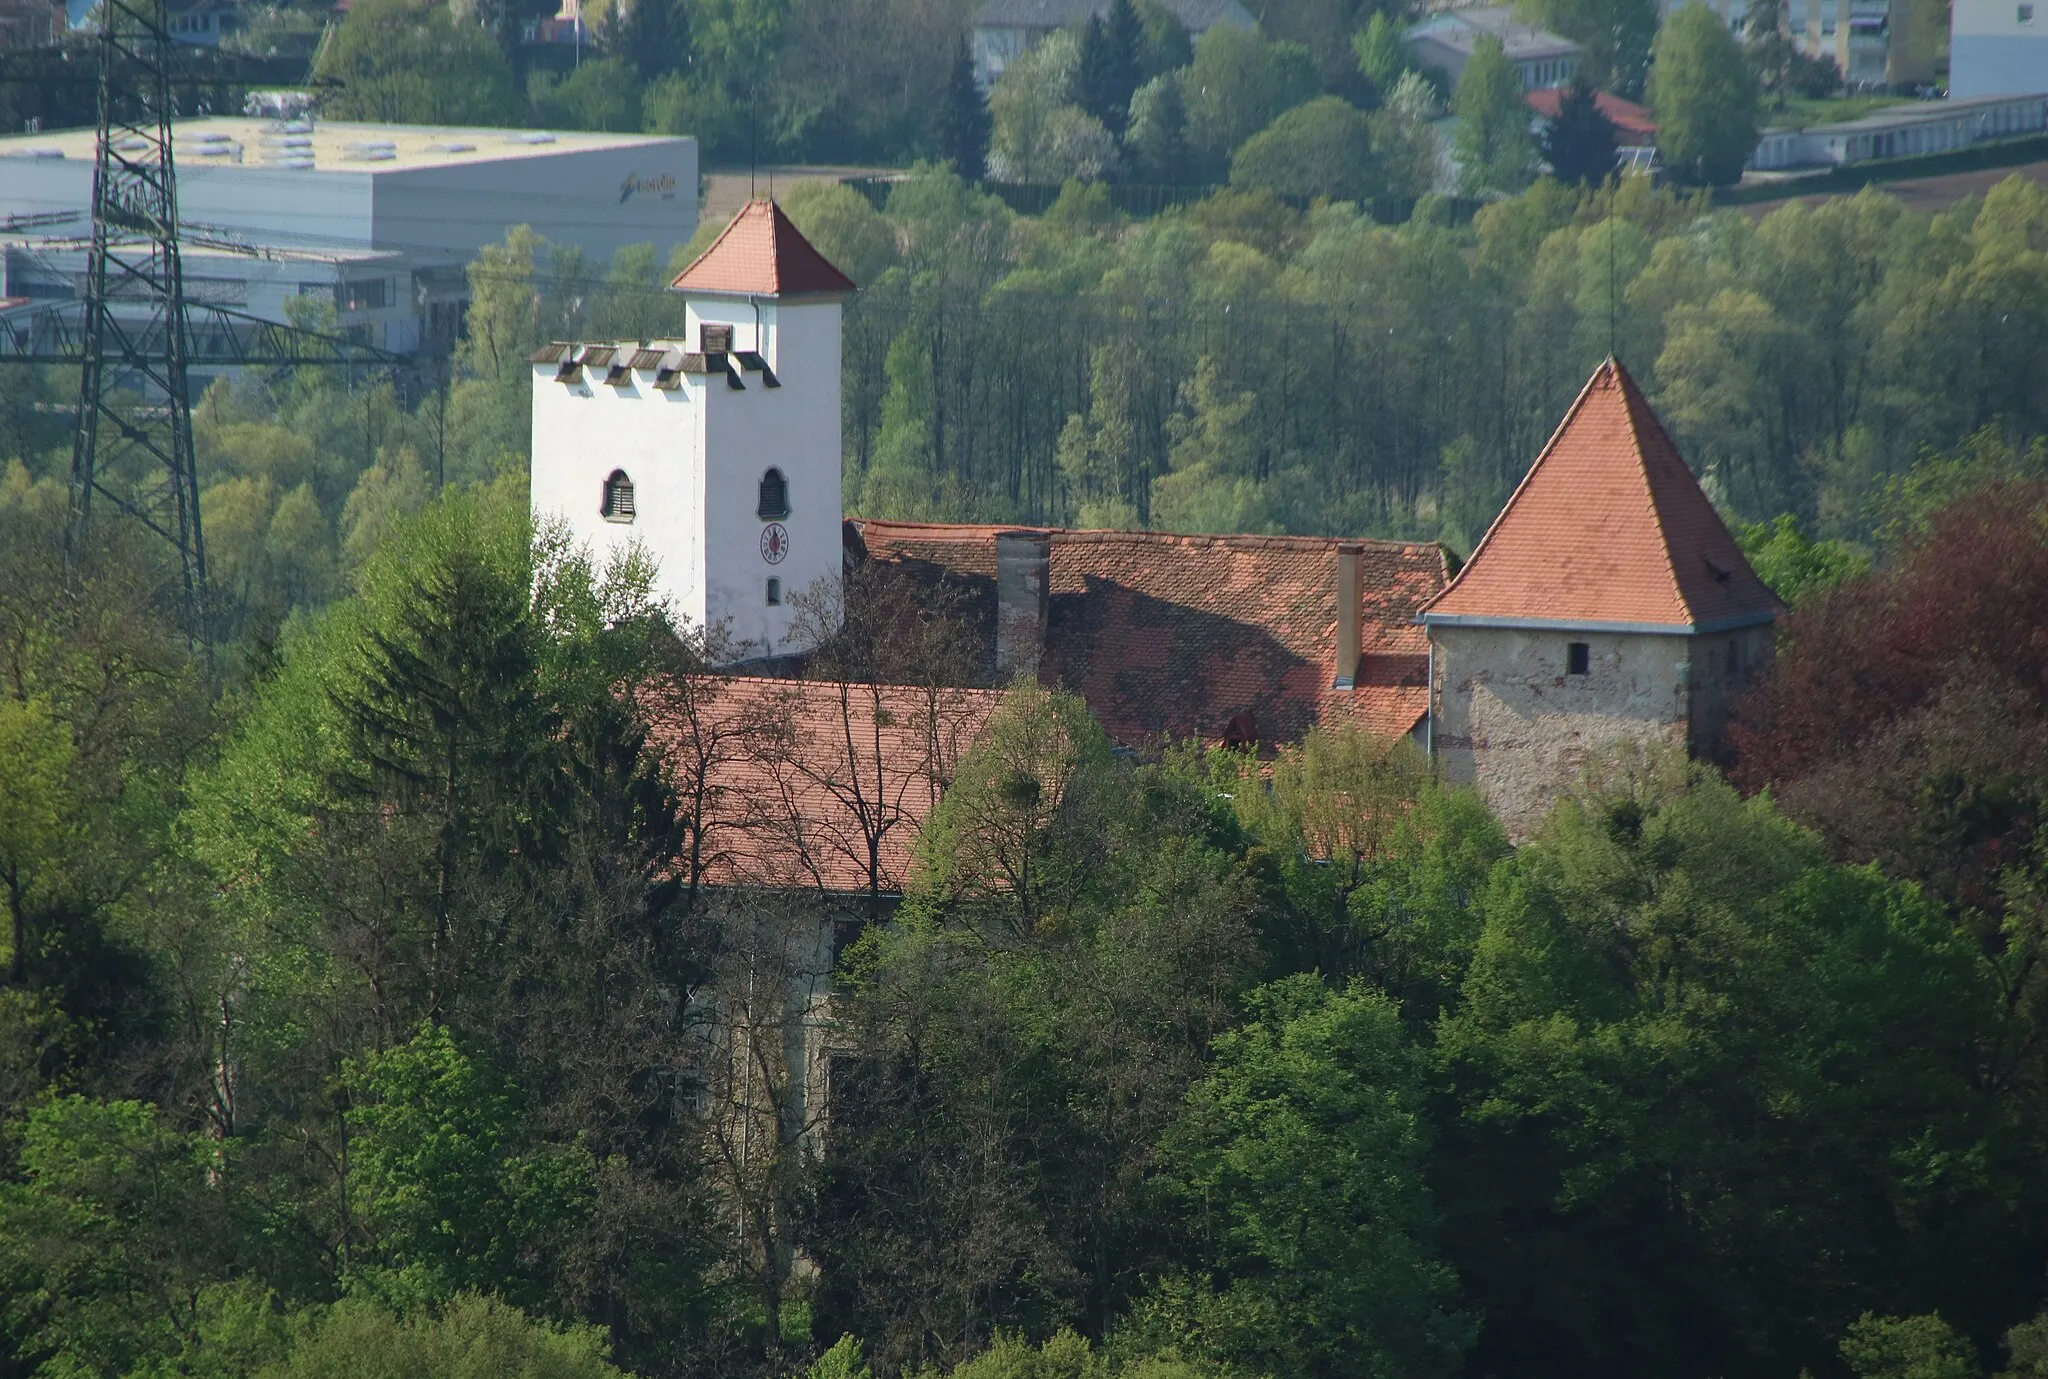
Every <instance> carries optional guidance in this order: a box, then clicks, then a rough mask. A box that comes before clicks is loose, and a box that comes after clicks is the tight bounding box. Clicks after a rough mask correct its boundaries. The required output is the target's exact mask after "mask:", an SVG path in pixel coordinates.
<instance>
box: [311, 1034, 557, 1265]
mask: <svg viewBox="0 0 2048 1379" xmlns="http://www.w3.org/2000/svg"><path fill="white" fill-rule="evenodd" d="M341 1086H342V1089H343V1090H344V1091H345V1092H346V1094H347V1096H348V1098H349V1102H350V1105H351V1108H352V1109H351V1112H350V1115H349V1121H350V1138H351V1143H350V1161H349V1178H350V1188H351V1198H352V1203H353V1210H354V1212H355V1213H356V1218H357V1221H358V1222H359V1223H360V1225H361V1228H362V1229H363V1231H364V1233H365V1235H366V1238H367V1244H366V1247H364V1248H363V1249H361V1250H360V1252H358V1253H357V1255H356V1258H355V1259H354V1260H353V1261H352V1267H353V1268H354V1269H355V1270H357V1271H361V1272H363V1273H364V1274H365V1277H366V1284H367V1286H368V1287H369V1288H371V1289H373V1290H374V1291H376V1292H379V1293H384V1294H388V1295H391V1296H394V1297H397V1298H402V1299H405V1300H406V1301H408V1302H413V1303H418V1302H424V1303H429V1304H434V1303H440V1302H442V1301H444V1300H446V1299H448V1298H451V1297H454V1296H455V1295H456V1294H458V1293H462V1292H465V1291H469V1290H476V1289H481V1288H485V1287H488V1288H491V1289H493V1290H495V1291H499V1292H503V1293H505V1294H507V1295H509V1296H511V1297H513V1298H514V1299H515V1300H518V1299H521V1298H525V1299H526V1300H527V1301H528V1302H529V1304H531V1303H535V1302H543V1301H545V1300H546V1292H545V1285H544V1284H542V1283H541V1282H540V1279H539V1278H536V1277H535V1273H536V1269H535V1266H536V1264H537V1262H538V1261H539V1260H540V1259H542V1258H544V1257H545V1256H546V1255H547V1254H549V1253H550V1252H552V1251H553V1250H554V1249H556V1248H558V1247H559V1245H560V1243H561V1242H562V1240H563V1239H565V1238H566V1237H567V1236H568V1235H569V1234H571V1233H573V1232H574V1231H575V1230H576V1228H577V1227H578V1225H579V1224H580V1222H581V1218H582V1217H583V1216H584V1215H585V1214H586V1213H587V1212H588V1211H589V1209H590V1199H591V1198H592V1196H593V1195H594V1184H593V1181H592V1180H593V1177H594V1174H595V1170H596V1166H595V1165H594V1164H593V1163H592V1162H591V1159H590V1155H589V1152H588V1151H587V1150H585V1149H584V1148H583V1146H582V1145H581V1144H571V1145H567V1146H547V1147H543V1148H540V1149H537V1150H527V1151H524V1152H521V1151H519V1150H518V1149H517V1148H516V1144H517V1141H518V1139H519V1135H518V1133H517V1131H518V1123H519V1118H520V1116H521V1114H522V1110H523V1108H522V1107H521V1105H520V1100H519V1097H518V1094H517V1092H516V1090H515V1089H513V1088H511V1087H509V1086H507V1085H505V1084H504V1083H503V1082H502V1081H500V1080H499V1079H496V1078H494V1077H492V1076H491V1075H490V1074H489V1073H488V1072H486V1071H485V1070H483V1069H480V1068H478V1067H477V1066H476V1064H475V1062H474V1061H473V1060H471V1059H470V1058H468V1057H466V1056H464V1055H463V1053H462V1052H461V1051H460V1050H459V1049H457V1048H456V1047H455V1042H454V1040H453V1039H451V1038H450V1037H449V1034H448V1031H447V1030H446V1029H443V1028H442V1027H440V1026H438V1025H431V1024H430V1025H423V1026H422V1027H421V1028H420V1030H419V1032H418V1033H417V1034H415V1035H414V1036H413V1037H412V1038H411V1039H410V1040H408V1041H407V1042H406V1043H403V1044H400V1045H397V1046H396V1047H394V1048H391V1049H387V1050H384V1051H382V1052H379V1053H373V1054H370V1055H368V1056H366V1057H364V1058H363V1059H361V1060H360V1061H351V1062H347V1063H344V1064H343V1065H342V1073H341ZM541 1277H545V1275H542V1276H541ZM529 1280H531V1281H529Z"/></svg>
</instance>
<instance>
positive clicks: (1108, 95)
mask: <svg viewBox="0 0 2048 1379" xmlns="http://www.w3.org/2000/svg"><path fill="white" fill-rule="evenodd" d="M1102 36H1103V47H1104V52H1105V55H1106V56H1105V78H1106V84H1105V87H1104V90H1103V92H1102V95H1103V98H1104V109H1103V110H1102V111H1101V112H1100V113H1099V114H1098V115H1097V116H1096V118H1098V119H1100V120H1101V121H1102V122H1103V123H1104V124H1106V125H1108V126H1109V129H1110V132H1111V133H1112V134H1115V135H1116V136H1117V137H1118V138H1122V137H1123V132H1124V129H1125V128H1126V127H1127V126H1128V125H1129V123H1130V113H1131V97H1132V96H1134V95H1136V94H1137V92H1138V84H1139V82H1140V81H1142V80H1143V79H1144V71H1143V63H1144V53H1145V25H1144V21H1143V20H1141V19H1139V18H1138V10H1137V6H1135V5H1133V4H1132V3H1131V0H1115V3H1114V4H1112V5H1111V6H1110V7H1109V17H1108V19H1106V20H1105V21H1104V22H1103V26H1102Z"/></svg>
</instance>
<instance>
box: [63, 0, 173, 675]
mask: <svg viewBox="0 0 2048 1379" xmlns="http://www.w3.org/2000/svg"><path fill="white" fill-rule="evenodd" d="M101 16H102V18H101V21H100V33H99V141H98V144H97V146H96V148H95V151H94V155H93V177H92V249H91V252H90V254H89V256H88V258H87V260H86V275H85V303H84V307H85V313H84V320H83V322H82V323H81V330H80V345H81V351H80V352H81V355H82V361H81V363H82V367H81V369H80V371H79V379H78V430H77V432H76V434H75V436H74V438H73V441H72V450H71V508H70V515H69V521H68V525H67V527H66V529H65V544H66V549H67V550H72V549H75V548H76V547H77V546H78V544H79V542H80V540H81V539H82V537H83V535H84V532H85V527H86V524H87V523H88V522H89V521H90V520H91V517H92V503H93V498H94V496H95V495H98V496H100V497H103V498H105V499H106V500H107V501H109V502H111V503H113V504H114V505H115V506H116V507H118V508H120V509H121V510H122V511H124V512H126V513H128V514H130V515H131V516H133V517H135V518H136V519H137V520H139V521H141V522H142V523H143V524H144V525H145V526H147V527H149V528H150V529H151V530H152V531H155V532H156V533H157V534H158V535H160V536H162V537H164V538H165V539H166V540H168V541H169V542H170V543H171V544H172V545H173V546H174V547H176V549H177V552H178V560H179V564H180V567H181V570H180V572H181V574H182V576H183V579H184V589H185V604H186V612H187V617H188V621H189V628H188V630H189V631H190V632H191V633H192V634H193V635H194V636H196V637H199V638H200V639H202V640H203V639H204V638H205V624H206V607H207V604H206V538H205V535H204V533H203V532H202V531H201V529H200V523H199V476H198V472H197V469H196V467H195V465H194V462H193V455H192V398H191V394H190V392H189V391H188V382H187V373H186V364H187V362H188V361H187V357H186V356H187V351H188V349H189V348H190V343H191V336H190V331H189V330H188V329H187V323H186V319H185V284H184V271H183V268H182V265H181V264H180V262H179V256H178V180H177V170H176V168H175V167H174V165H173V158H172V147H171V115H172V110H171V73H170V67H169V59H170V44H171V38H170V34H169V32H168V30H167V23H168V20H167V18H166V16H165V13H164V4H163V0H101ZM117 303H118V304H119V306H120V310H119V312H118V314H117V312H116V309H115V307H116V304H117ZM138 392H139V394H140V396H136V395H135V394H136V393H138ZM116 394H128V396H126V397H118V396H116Z"/></svg>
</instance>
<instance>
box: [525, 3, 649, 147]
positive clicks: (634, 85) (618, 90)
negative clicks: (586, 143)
mask: <svg viewBox="0 0 2048 1379" xmlns="http://www.w3.org/2000/svg"><path fill="white" fill-rule="evenodd" d="M655 3H660V0H655ZM526 96H527V101H528V102H529V104H530V105H531V106H532V108H533V115H534V118H535V119H536V120H538V121H539V122H540V123H542V124H544V125H550V126H555V127H559V128H564V129H605V130H615V131H626V130H635V131H637V130H638V129H639V128H640V87H639V72H638V69H637V68H636V67H635V66H634V65H633V64H632V63H631V62H629V61H628V60H627V59H625V58H623V57H601V58H592V59H591V60H589V61H587V62H583V63H579V64H578V65H577V67H576V70H575V71H573V72H570V73H569V74H568V75H567V76H564V77H562V78H560V79H557V78H556V77H555V76H554V75H553V74H552V73H548V72H540V71H536V72H532V73H530V74H528V77H527V83H526Z"/></svg>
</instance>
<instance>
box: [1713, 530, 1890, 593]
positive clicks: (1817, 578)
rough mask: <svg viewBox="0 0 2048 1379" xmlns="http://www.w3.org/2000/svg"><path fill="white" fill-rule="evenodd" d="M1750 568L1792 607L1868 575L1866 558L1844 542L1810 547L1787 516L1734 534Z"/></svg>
mask: <svg viewBox="0 0 2048 1379" xmlns="http://www.w3.org/2000/svg"><path fill="white" fill-rule="evenodd" d="M1736 537H1737V540H1738V541H1740V543H1741V545H1742V553H1743V554H1744V555H1746V556H1748V557H1749V564H1750V568H1752V569H1754V570H1755V571H1756V572H1757V576H1758V577H1759V578H1760V579H1762V580H1763V582H1764V583H1766V584H1768V585H1770V586H1771V592H1772V593H1774V594H1776V595H1777V596H1778V597H1779V598H1781V599H1783V600H1785V602H1786V603H1787V604H1790V605H1792V606H1794V607H1797V606H1798V605H1799V604H1801V603H1803V602H1805V601H1806V600H1807V599H1809V598H1814V597H1817V596H1819V595H1821V594H1824V593H1826V592H1827V591H1828V590H1830V589H1832V588H1834V587H1835V586H1836V585H1838V584H1840V583H1842V582H1843V581H1844V580H1849V579H1855V578H1857V577H1859V576H1861V575H1865V574H1868V573H1869V572H1870V557H1869V556H1868V555H1865V554H1864V553H1863V552H1862V551H1859V550H1857V549H1856V548H1855V547H1853V546H1851V545H1849V544H1848V543H1847V542H1845V541H1816V540H1814V539H1813V538H1812V537H1810V536H1808V535H1807V534H1806V533H1805V532H1804V531H1803V530H1801V529H1800V526H1799V523H1798V522H1797V521H1796V520H1795V519H1794V518H1793V516H1792V514H1791V513H1789V512H1781V513H1779V514H1778V515H1777V516H1776V517H1774V518H1772V519H1771V520H1770V521H1768V522H1752V523H1750V524H1748V525H1746V526H1744V527H1742V528H1741V529H1740V530H1739V531H1738V532H1737V533H1736Z"/></svg>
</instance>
